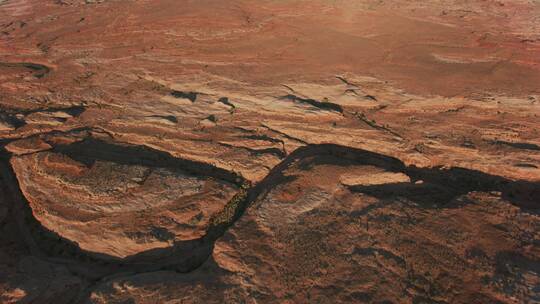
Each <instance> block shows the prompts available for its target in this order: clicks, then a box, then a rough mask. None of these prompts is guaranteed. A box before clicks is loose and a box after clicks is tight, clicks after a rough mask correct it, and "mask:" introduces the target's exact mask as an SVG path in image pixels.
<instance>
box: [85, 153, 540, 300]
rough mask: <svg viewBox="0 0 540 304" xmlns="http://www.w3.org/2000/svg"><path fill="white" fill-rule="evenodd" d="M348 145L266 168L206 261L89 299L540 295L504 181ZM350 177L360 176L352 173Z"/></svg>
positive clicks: (524, 218)
mask: <svg viewBox="0 0 540 304" xmlns="http://www.w3.org/2000/svg"><path fill="white" fill-rule="evenodd" d="M326 152H330V153H332V154H327V155H324V154H325V153H326ZM342 152H343V149H330V150H329V151H328V150H327V151H325V150H318V151H315V152H313V153H311V154H312V155H311V156H309V155H305V156H303V157H301V158H300V157H299V158H297V159H295V160H293V161H292V162H291V163H290V164H289V165H288V166H287V167H285V168H284V170H282V171H279V172H275V173H274V174H273V175H271V176H269V178H268V179H267V180H265V181H264V182H263V184H264V186H265V189H266V191H267V192H266V193H265V194H263V195H261V196H260V197H259V198H258V199H257V200H255V201H254V202H253V204H252V205H251V206H250V207H249V209H248V211H247V212H246V214H244V216H243V217H242V218H241V219H240V220H239V221H238V222H237V224H236V225H235V226H234V227H233V228H231V229H229V231H228V232H227V233H226V234H225V235H224V236H223V237H222V238H221V239H220V240H219V241H218V242H217V243H216V246H215V248H214V253H213V256H212V259H211V260H209V261H208V262H207V263H206V265H205V266H203V267H202V268H201V269H199V270H196V271H195V272H193V273H192V274H189V275H178V274H172V273H152V274H147V275H138V276H133V277H128V278H122V279H118V280H113V281H111V282H109V283H106V284H103V285H102V286H100V287H99V288H98V289H96V291H94V292H93V293H92V296H91V302H92V303H109V302H111V303H121V302H122V301H126V300H127V299H135V301H136V302H141V303H146V302H145V299H146V298H148V296H149V295H150V294H155V293H158V294H160V295H161V296H162V297H163V298H162V299H163V301H168V300H172V299H175V298H177V297H179V296H180V295H181V296H180V299H183V300H185V301H187V302H190V303H192V302H194V303H196V302H199V301H204V302H212V303H221V302H223V299H225V302H227V303H235V302H238V300H239V299H244V300H246V301H247V302H248V303H251V302H252V303H260V302H263V303H284V302H292V303H313V302H315V303H336V302H337V303H351V302H377V303H382V302H385V301H387V302H392V303H401V302H405V303H457V302H459V303H496V302H514V301H518V302H523V303H526V302H534V301H538V300H539V297H538V290H537V288H538V284H539V283H540V275H539V273H538V269H539V266H540V264H539V263H538V259H539V257H540V256H539V252H538V250H537V248H536V249H535V244H534V242H535V241H534V240H535V238H536V237H538V231H539V229H540V226H539V223H538V220H537V216H536V215H534V214H531V213H530V212H528V211H525V210H524V209H523V208H520V207H519V203H518V201H510V200H507V199H504V194H501V192H498V191H491V192H486V191H485V189H488V188H489V187H495V188H496V187H498V185H497V184H491V183H492V182H493V181H490V180H489V179H490V177H487V176H486V177H485V178H484V180H479V181H478V183H476V184H475V182H474V179H475V178H477V177H476V176H475V175H474V174H475V173H474V172H453V171H444V170H433V171H420V172H418V171H415V170H414V169H411V168H400V166H399V165H398V164H397V163H396V162H395V161H394V160H391V159H386V158H382V157H378V156H373V155H369V154H365V153H363V152H358V153H355V152H354V151H347V152H348V153H349V155H350V156H353V157H354V158H355V159H347V158H346V157H344V155H343V154H342ZM313 154H314V155H316V156H314V155H313ZM401 170H402V172H401V173H399V171H401ZM396 171H397V172H396ZM407 174H409V177H410V179H411V180H410V181H406V180H404V179H403V178H401V176H407ZM353 175H354V176H356V177H357V178H358V182H357V183H355V184H354V185H351V184H344V183H343V180H344V179H347V180H350V179H351V176H353ZM366 176H375V177H379V178H378V180H377V184H375V185H374V184H373V183H372V182H370V181H367V180H366V181H363V177H366ZM396 176H399V179H397V180H396ZM418 178H423V180H420V179H418ZM460 179H462V180H460ZM464 180H465V181H464ZM445 181H454V182H450V183H447V182H445ZM469 184H471V185H469ZM461 187H471V188H470V190H472V191H467V192H465V191H464V189H462V188H461ZM467 190H469V189H467ZM482 190H484V191H482ZM503 193H504V192H503ZM162 278H166V279H165V280H163V279H162Z"/></svg>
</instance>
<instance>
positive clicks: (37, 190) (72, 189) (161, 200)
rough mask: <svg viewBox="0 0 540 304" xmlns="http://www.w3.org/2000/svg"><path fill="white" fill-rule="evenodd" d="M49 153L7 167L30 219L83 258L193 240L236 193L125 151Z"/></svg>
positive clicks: (94, 145)
mask: <svg viewBox="0 0 540 304" xmlns="http://www.w3.org/2000/svg"><path fill="white" fill-rule="evenodd" d="M57 150H59V152H50V151H44V152H38V153H32V154H26V155H22V156H18V157H14V158H13V159H12V160H11V163H12V165H13V168H14V170H15V172H16V173H17V177H18V179H19V185H20V186H21V190H22V192H23V193H24V196H25V197H26V198H27V199H28V201H29V203H30V206H31V207H32V211H33V214H34V215H35V216H36V218H37V219H38V221H39V222H41V223H42V224H43V225H44V226H45V227H46V228H47V229H49V230H52V231H54V232H56V233H58V234H59V235H60V236H62V237H64V238H66V239H69V240H71V241H74V242H76V243H77V244H78V245H79V246H80V248H81V249H83V250H87V251H91V252H98V253H102V254H106V255H110V256H116V257H126V256H130V255H134V254H137V253H140V252H143V251H147V250H151V249H153V248H163V247H168V246H171V245H172V244H173V243H174V242H175V241H183V240H192V239H198V238H201V237H202V236H204V234H205V233H206V229H207V228H208V226H209V222H210V218H211V217H212V216H213V215H215V214H217V213H218V212H220V211H221V210H223V208H224V206H225V205H226V204H227V203H228V201H229V200H230V199H231V198H232V197H233V196H234V195H235V194H236V187H235V185H234V184H232V183H231V182H234V181H230V182H229V181H224V180H219V179H215V178H212V177H210V176H204V172H202V174H203V175H197V174H201V172H193V171H192V172H189V171H186V169H187V170H189V169H192V170H193V169H194V168H196V164H193V165H191V166H190V167H191V168H189V167H188V168H185V169H184V168H182V167H183V165H186V164H183V163H182V162H181V161H177V160H176V159H175V158H173V157H170V158H169V159H165V158H163V159H159V158H158V157H159V154H157V155H156V156H155V157H154V158H155V160H154V159H152V156H154V155H153V154H152V153H149V152H146V151H140V152H139V151H138V150H137V149H134V148H133V147H123V146H115V145H111V144H108V143H106V142H100V141H92V140H89V139H87V140H86V141H85V142H81V143H75V144H72V145H71V146H68V147H65V148H61V147H60V148H57ZM145 152H146V153H145ZM183 169H184V170H183Z"/></svg>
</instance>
